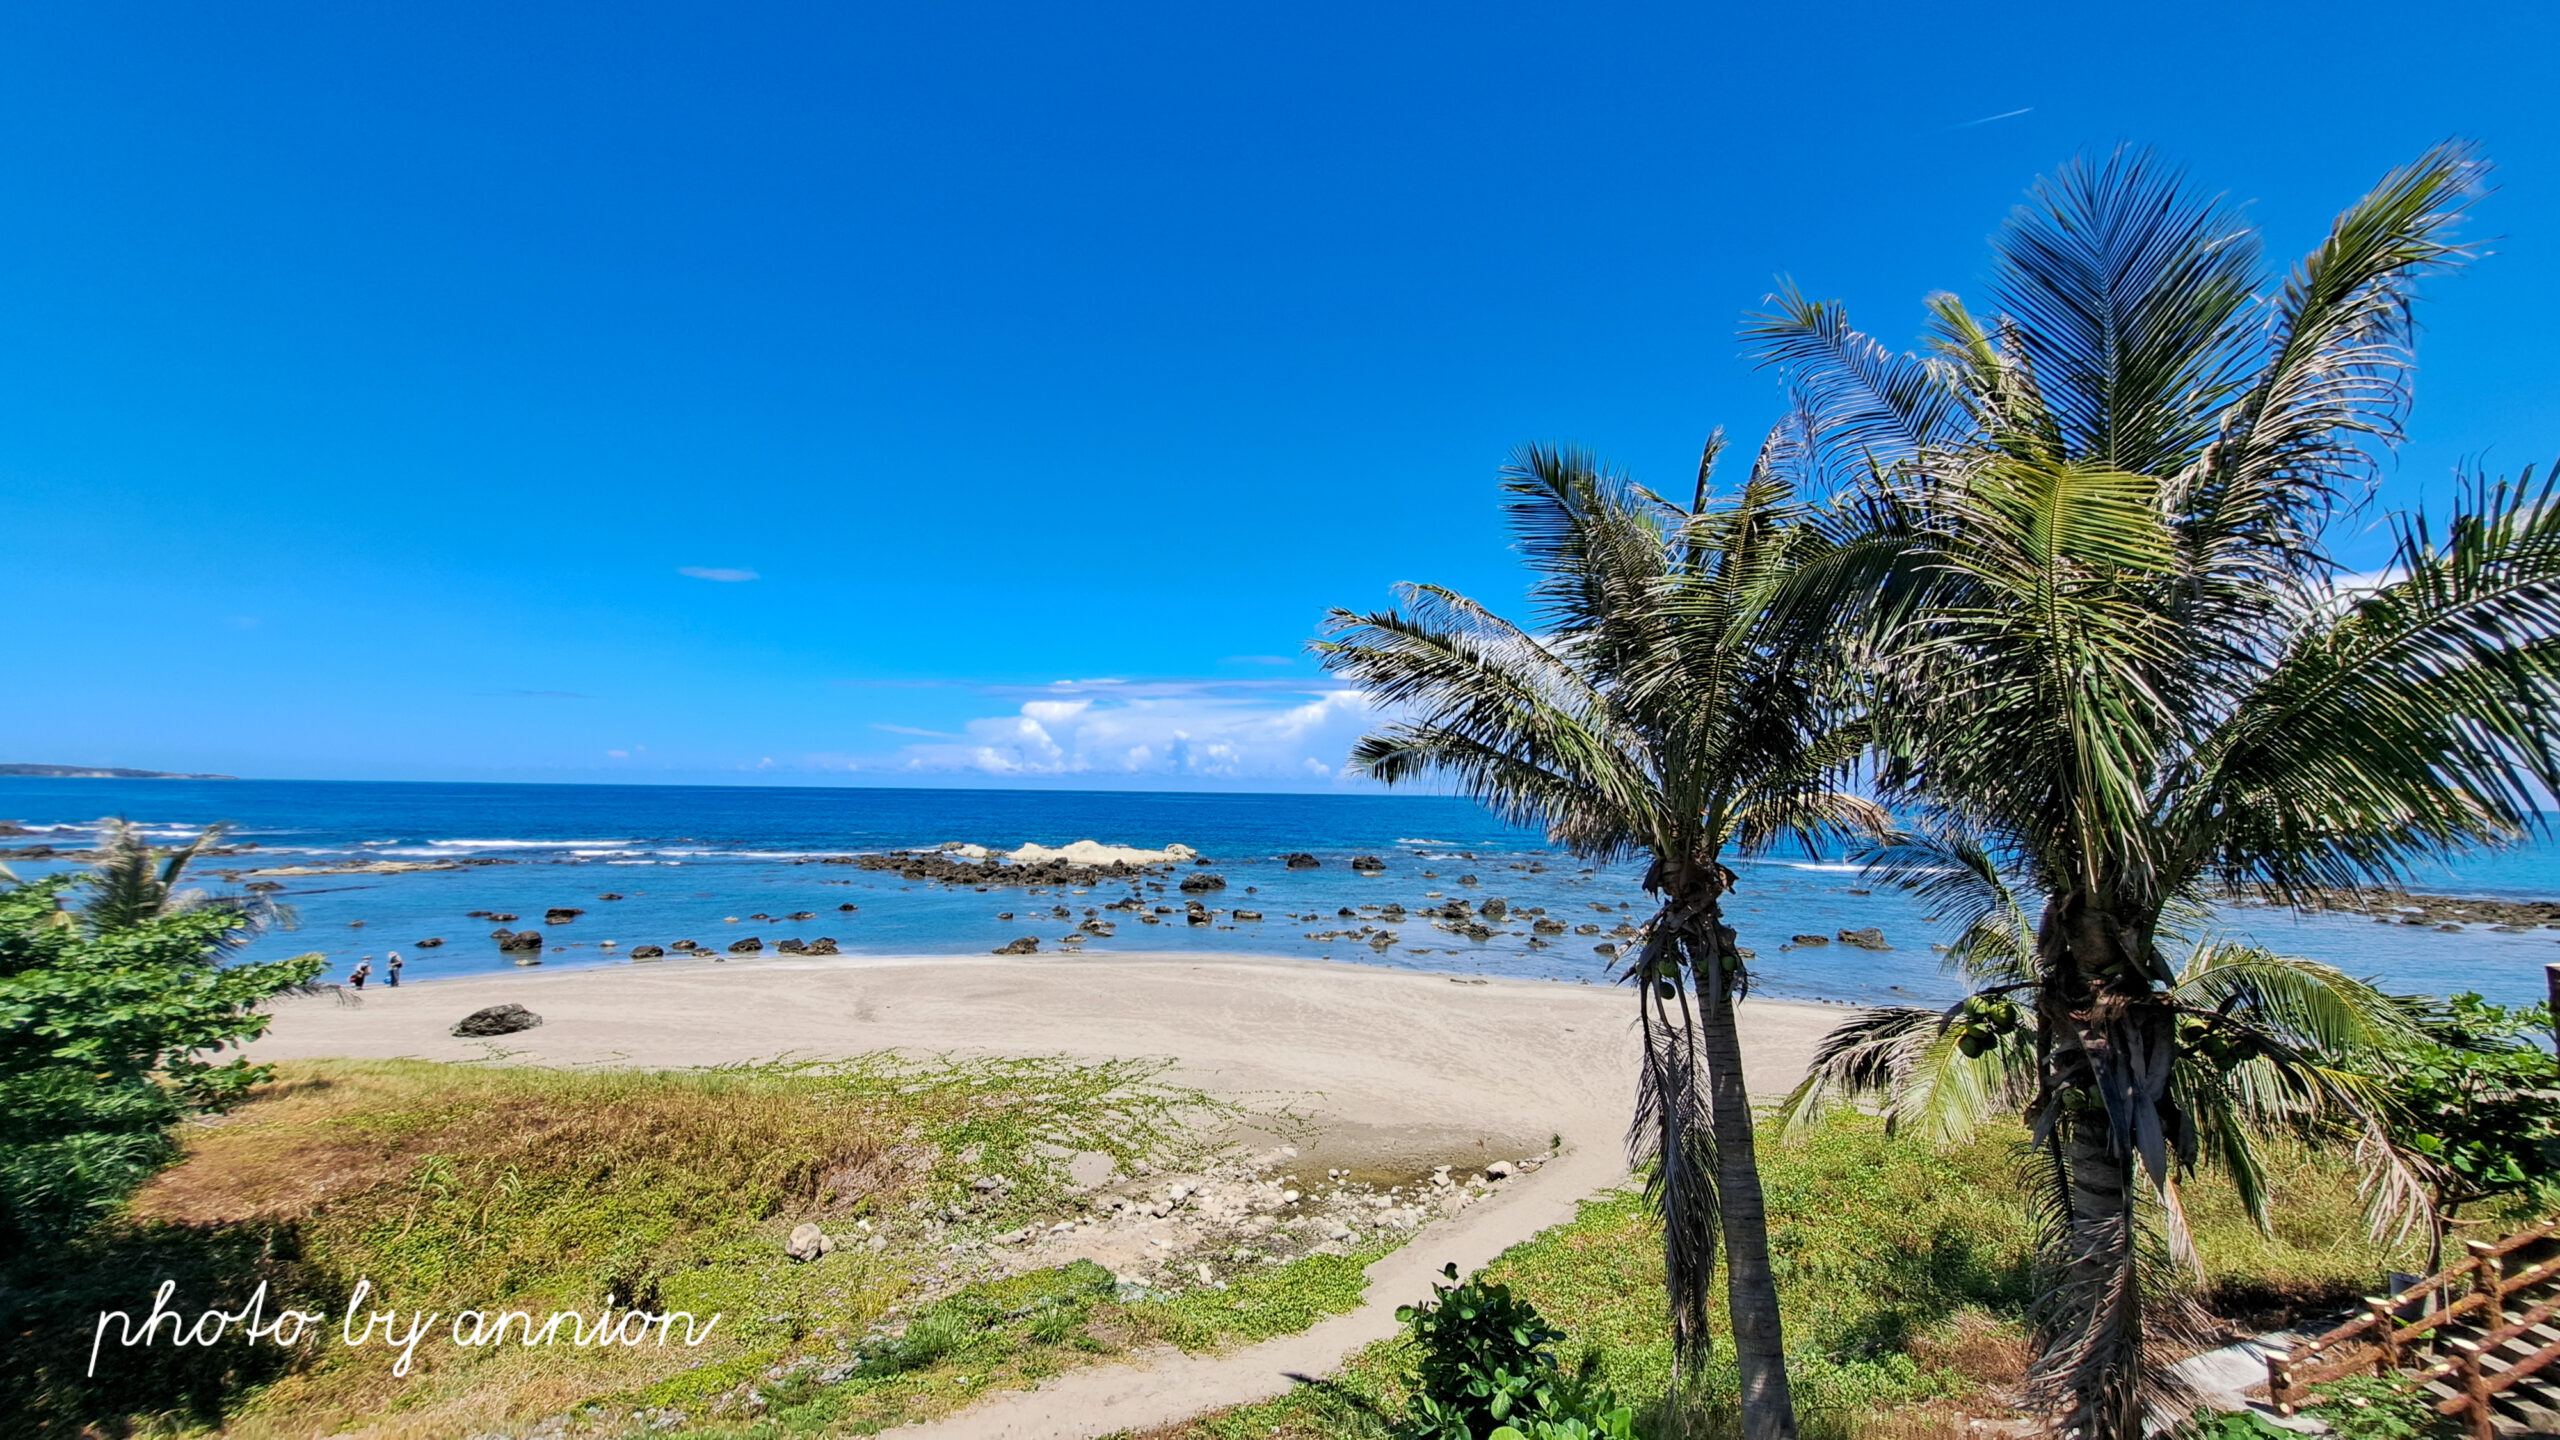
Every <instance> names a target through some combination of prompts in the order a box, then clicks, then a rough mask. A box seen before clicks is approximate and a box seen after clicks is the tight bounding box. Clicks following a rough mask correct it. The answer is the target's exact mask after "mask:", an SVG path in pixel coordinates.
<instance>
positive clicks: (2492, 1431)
mask: <svg viewBox="0 0 2560 1440" xmlns="http://www.w3.org/2000/svg"><path fill="white" fill-rule="evenodd" d="M2449 1343H2451V1345H2452V1346H2453V1369H2454V1373H2455V1374H2456V1375H2457V1376H2458V1377H2459V1378H2460V1379H2461V1381H2462V1394H2463V1397H2464V1399H2465V1400H2466V1401H2468V1402H2469V1403H2468V1405H2467V1406H2466V1408H2467V1409H2468V1411H2469V1412H2470V1413H2469V1415H2468V1417H2467V1418H2468V1420H2469V1426H2468V1428H2469V1430H2470V1432H2471V1440H2497V1437H2496V1428H2495V1426H2494V1424H2493V1423H2492V1421H2491V1419H2490V1413H2489V1376H2488V1374H2487V1372H2485V1371H2483V1370H2482V1369H2481V1368H2480V1347H2479V1346H2477V1345H2474V1344H2472V1343H2471V1342H2470V1341H2468V1340H2454V1341H2451V1342H2449Z"/></svg>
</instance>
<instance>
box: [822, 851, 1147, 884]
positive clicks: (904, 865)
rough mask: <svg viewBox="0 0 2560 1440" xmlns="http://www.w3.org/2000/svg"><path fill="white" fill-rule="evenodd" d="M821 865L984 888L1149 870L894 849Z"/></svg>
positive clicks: (1092, 879) (1121, 863)
mask: <svg viewBox="0 0 2560 1440" xmlns="http://www.w3.org/2000/svg"><path fill="white" fill-rule="evenodd" d="M819 863H821V864H825V865H851V866H853V867H855V868H856V869H861V870H888V871H894V872H895V873H896V874H897V875H898V876H899V878H901V879H905V880H926V881H932V882H934V883H936V884H942V885H968V886H973V887H984V886H994V885H1034V886H1039V885H1055V886H1059V887H1062V888H1072V887H1074V886H1078V885H1084V886H1090V885H1094V884H1098V883H1100V882H1101V881H1104V880H1135V879H1139V878H1142V877H1144V876H1145V875H1147V874H1148V873H1149V872H1148V870H1147V867H1145V866H1143V865H1132V864H1129V863H1128V862H1127V861H1125V860H1114V861H1112V862H1111V863H1110V864H1108V865H1076V864H1072V863H1070V862H1068V861H1065V860H1033V861H1030V862H1027V863H1025V864H1020V865H1017V864H1014V863H1013V862H1011V861H1008V860H994V859H989V860H956V859H953V858H952V857H951V856H949V855H944V854H939V853H935V852H931V851H923V852H919V851H912V850H898V851H892V852H891V853H889V854H886V855H830V856H828V857H827V858H826V859H825V860H823V861H821V862H819Z"/></svg>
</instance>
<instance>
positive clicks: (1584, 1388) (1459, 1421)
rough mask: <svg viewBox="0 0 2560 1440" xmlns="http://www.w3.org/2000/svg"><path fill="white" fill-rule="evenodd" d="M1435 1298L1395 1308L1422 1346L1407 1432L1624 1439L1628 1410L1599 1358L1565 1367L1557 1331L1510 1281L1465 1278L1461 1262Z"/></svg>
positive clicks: (1452, 1438)
mask: <svg viewBox="0 0 2560 1440" xmlns="http://www.w3.org/2000/svg"><path fill="white" fill-rule="evenodd" d="M1441 1273H1442V1274H1443V1275H1445V1276H1447V1277H1448V1279H1449V1281H1450V1283H1449V1284H1447V1285H1437V1284H1435V1285H1433V1286H1432V1287H1431V1291H1432V1295H1433V1298H1432V1299H1430V1300H1428V1301H1425V1302H1424V1303H1422V1304H1420V1305H1406V1306H1401V1307H1399V1308H1398V1309H1397V1311H1396V1318H1397V1319H1398V1320H1400V1321H1402V1322H1404V1324H1405V1326H1406V1327H1407V1328H1408V1329H1409V1330H1410V1331H1411V1332H1412V1335H1413V1339H1414V1342H1415V1343H1416V1344H1417V1345H1419V1346H1420V1347H1421V1350H1422V1359H1421V1363H1420V1364H1419V1365H1418V1366H1416V1368H1415V1381H1416V1384H1415V1389H1414V1391H1413V1394H1412V1396H1411V1398H1410V1400H1409V1402H1408V1409H1407V1411H1406V1418H1405V1425H1404V1433H1405V1434H1406V1435H1407V1436H1409V1437H1412V1440H1628V1437H1630V1436H1632V1435H1633V1434H1634V1426H1635V1412H1634V1411H1632V1410H1630V1409H1629V1408H1627V1407H1626V1406H1624V1405H1621V1404H1619V1403H1618V1397H1617V1396H1616V1394H1614V1393H1613V1392H1611V1390H1610V1389H1609V1387H1608V1386H1606V1385H1604V1384H1602V1383H1601V1382H1600V1380H1599V1377H1598V1368H1599V1367H1598V1358H1597V1356H1596V1355H1585V1356H1584V1357H1583V1361H1582V1364H1581V1365H1580V1366H1579V1367H1577V1368H1576V1369H1574V1370H1570V1371H1568V1370H1566V1369H1565V1368H1564V1367H1562V1366H1561V1365H1559V1364H1557V1363H1556V1355H1555V1348H1554V1347H1555V1344H1556V1342H1557V1341H1559V1340H1562V1339H1563V1338H1564V1332H1563V1331H1561V1330H1558V1329H1556V1328H1555V1327H1553V1326H1551V1325H1549V1324H1548V1323H1547V1322H1546V1321H1545V1320H1543V1319H1541V1318H1539V1315H1538V1311H1537V1307H1536V1306H1534V1305H1531V1304H1530V1303H1529V1302H1528V1301H1526V1300H1523V1299H1520V1298H1519V1297H1518V1296H1515V1295H1513V1294H1512V1293H1511V1288H1510V1287H1509V1286H1507V1285H1497V1284H1489V1283H1487V1282H1486V1281H1485V1280H1484V1279H1483V1277H1482V1276H1481V1275H1479V1276H1477V1277H1475V1278H1472V1279H1469V1280H1467V1281H1465V1282H1463V1283H1461V1282H1459V1280H1458V1267H1457V1266H1455V1265H1451V1266H1449V1267H1447V1268H1446V1269H1444V1270H1443V1271H1441Z"/></svg>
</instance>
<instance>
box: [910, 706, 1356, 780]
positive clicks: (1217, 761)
mask: <svg viewBox="0 0 2560 1440" xmlns="http://www.w3.org/2000/svg"><path fill="white" fill-rule="evenodd" d="M1053 688H1055V687H1053ZM1078 688H1081V687H1078ZM1374 718H1375V717H1373V715H1372V713H1371V708H1370V704H1369V698H1368V697H1367V696H1366V695H1363V694H1361V693H1360V692H1359V691H1357V690H1347V689H1328V690H1318V691H1307V690H1304V689H1301V690H1299V691H1298V692H1297V693H1296V694H1294V695H1291V694H1275V693H1272V692H1270V691H1266V690H1261V689H1244V688H1237V689H1229V688H1227V687H1222V686H1218V685H1215V684H1192V685H1176V684H1149V685H1134V686H1121V685H1118V684H1114V685H1113V686H1112V688H1111V693H1109V694H1107V695H1105V696H1099V697H1097V696H1091V695H1084V696H1077V697H1075V698H1073V699H1040V700H1026V701H1024V702H1023V703H1022V705H1021V707H1020V708H1019V709H1018V710H1016V711H1015V712H1014V713H1013V714H1010V715H991V716H986V717H984V718H981V719H976V720H971V721H969V722H968V723H967V724H966V725H964V726H963V727H962V735H961V737H960V738H957V739H955V740H952V741H947V742H943V743H933V744H916V745H909V746H907V747H905V749H904V750H903V751H902V752H901V753H900V755H899V757H898V760H897V762H896V763H897V764H898V765H899V766H900V767H901V768H904V769H907V770H913V771H976V772H978V773H980V774H985V775H1018V776H1034V775H1093V776H1097V777H1104V776H1127V777H1146V778H1153V779H1178V778H1183V777H1193V778H1198V779H1202V780H1217V781H1234V780H1288V781H1290V782H1292V783H1295V784H1304V783H1306V782H1307V781H1308V780H1309V779H1311V778H1323V779H1339V778H1343V776H1342V765H1343V761H1344V758H1345V757H1346V756H1347V755H1348V753H1349V752H1350V749H1351V744H1352V742H1353V741H1354V740H1356V739H1358V738H1359V736H1360V735H1361V733H1362V732H1363V731H1365V730H1367V729H1368V728H1369V727H1370V725H1371V724H1372V723H1374Z"/></svg>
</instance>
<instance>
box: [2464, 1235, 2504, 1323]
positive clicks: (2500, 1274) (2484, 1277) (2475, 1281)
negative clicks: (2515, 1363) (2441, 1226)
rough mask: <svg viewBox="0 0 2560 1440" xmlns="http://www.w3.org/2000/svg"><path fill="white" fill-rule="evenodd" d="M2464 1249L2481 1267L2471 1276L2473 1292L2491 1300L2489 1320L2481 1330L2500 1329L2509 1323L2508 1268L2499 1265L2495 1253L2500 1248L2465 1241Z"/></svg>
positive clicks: (2473, 1241) (2481, 1242) (2485, 1243)
mask: <svg viewBox="0 0 2560 1440" xmlns="http://www.w3.org/2000/svg"><path fill="white" fill-rule="evenodd" d="M2462 1248H2463V1249H2465V1250H2468V1251H2470V1252H2471V1258H2472V1259H2473V1260H2474V1261H2475V1262H2477V1263H2478V1265H2479V1267H2480V1268H2479V1269H2477V1270H2475V1271H2473V1272H2472V1274H2471V1289H2472V1292H2473V1293H2474V1294H2478V1295H2485V1296H2487V1297H2488V1300H2489V1318H2488V1320H2487V1321H2486V1322H2485V1323H2484V1324H2482V1326H2481V1327H2480V1328H2481V1329H2483V1330H2495V1329H2498V1328H2499V1327H2500V1326H2503V1325H2505V1324H2506V1323H2507V1290H2506V1285H2507V1277H2506V1267H2505V1266H2504V1265H2502V1264H2500V1263H2499V1259H2498V1256H2497V1254H2496V1253H2495V1252H2496V1250H2497V1248H2498V1247H2496V1246H2495V1245H2492V1244H2490V1243H2489V1242H2487V1241H2485V1240H2465V1241H2463V1242H2462Z"/></svg>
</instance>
